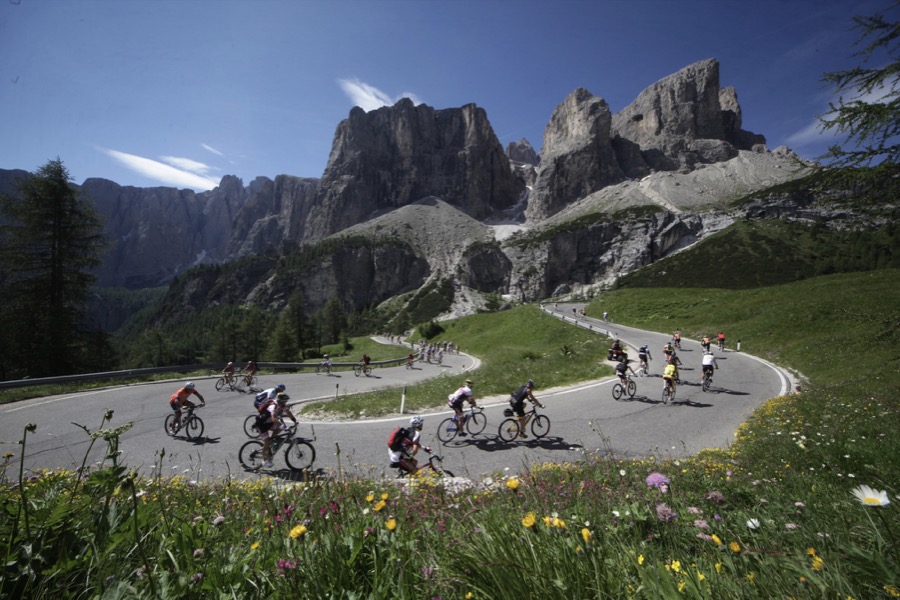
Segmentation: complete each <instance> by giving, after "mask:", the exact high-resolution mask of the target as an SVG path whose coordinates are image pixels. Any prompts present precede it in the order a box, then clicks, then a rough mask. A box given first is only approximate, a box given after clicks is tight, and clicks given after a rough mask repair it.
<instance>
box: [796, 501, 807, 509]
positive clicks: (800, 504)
mask: <svg viewBox="0 0 900 600" xmlns="http://www.w3.org/2000/svg"><path fill="white" fill-rule="evenodd" d="M794 506H796V507H797V508H806V505H805V504H803V503H802V502H799V501H797V502H794Z"/></svg>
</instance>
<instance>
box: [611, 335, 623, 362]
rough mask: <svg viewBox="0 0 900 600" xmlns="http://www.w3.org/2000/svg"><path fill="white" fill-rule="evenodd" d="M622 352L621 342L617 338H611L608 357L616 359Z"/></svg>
mask: <svg viewBox="0 0 900 600" xmlns="http://www.w3.org/2000/svg"><path fill="white" fill-rule="evenodd" d="M621 354H622V342H621V341H619V338H616V339H615V340H613V343H612V346H610V347H609V359H610V360H618V358H619V356H621Z"/></svg>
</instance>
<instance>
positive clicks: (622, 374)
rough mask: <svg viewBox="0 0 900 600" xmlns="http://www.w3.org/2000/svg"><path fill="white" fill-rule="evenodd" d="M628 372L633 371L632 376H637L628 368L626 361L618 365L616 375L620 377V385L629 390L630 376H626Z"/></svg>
mask: <svg viewBox="0 0 900 600" xmlns="http://www.w3.org/2000/svg"><path fill="white" fill-rule="evenodd" d="M626 371H631V374H632V375H635V374H636V373H635V372H634V369H632V368H631V367H629V366H628V363H627V362H626V361H622V362H619V363H617V364H616V375H618V377H619V383H621V384H622V387H625V388H626V389H627V387H626V386H627V385H628V375H626V373H625V372H626Z"/></svg>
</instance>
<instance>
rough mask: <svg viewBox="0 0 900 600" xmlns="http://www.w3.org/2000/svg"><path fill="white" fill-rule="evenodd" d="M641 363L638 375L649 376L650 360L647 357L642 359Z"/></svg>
mask: <svg viewBox="0 0 900 600" xmlns="http://www.w3.org/2000/svg"><path fill="white" fill-rule="evenodd" d="M640 361H641V362H640V365H639V366H638V370H637V375H639V376H640V377H647V376H649V375H650V361H648V360H647V358H646V357H645V358H642V359H640Z"/></svg>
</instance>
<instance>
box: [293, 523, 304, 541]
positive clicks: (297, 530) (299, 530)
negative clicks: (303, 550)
mask: <svg viewBox="0 0 900 600" xmlns="http://www.w3.org/2000/svg"><path fill="white" fill-rule="evenodd" d="M306 531H307V530H306V525H297V526H296V527H294V528H293V529H291V533H290V536H291V539H292V540H296V539H297V538H298V537H301V536H302V535H303V534H304V533H306Z"/></svg>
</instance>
